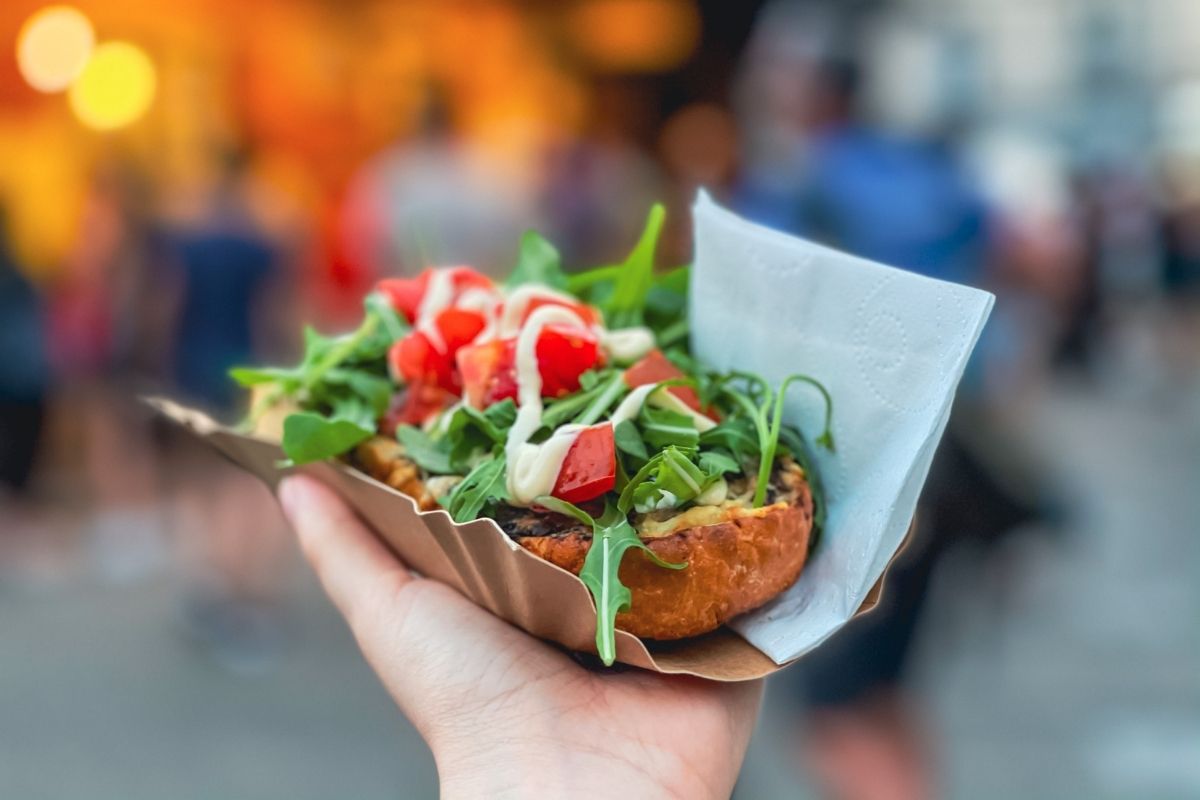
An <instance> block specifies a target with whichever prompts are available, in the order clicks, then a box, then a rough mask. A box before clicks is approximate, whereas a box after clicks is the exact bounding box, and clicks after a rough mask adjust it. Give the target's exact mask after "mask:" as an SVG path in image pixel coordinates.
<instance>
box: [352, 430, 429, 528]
mask: <svg viewBox="0 0 1200 800" xmlns="http://www.w3.org/2000/svg"><path fill="white" fill-rule="evenodd" d="M354 462H355V464H356V465H357V466H358V467H359V469H361V470H362V471H363V472H365V473H367V474H368V475H370V476H371V477H372V478H374V479H375V480H377V481H379V482H380V483H386V484H387V485H388V486H390V487H392V488H393V489H395V490H396V491H398V492H403V493H404V494H406V495H408V496H409V497H411V498H412V499H413V500H415V501H416V503H417V507H418V508H420V509H421V510H422V511H430V510H432V509H435V508H439V506H438V502H437V499H436V498H435V497H434V496H433V495H432V494H431V493H430V492H429V490H428V489H427V488H426V487H425V482H424V481H422V480H421V470H420V468H419V467H418V466H417V465H416V464H415V463H413V462H412V461H410V460H409V459H407V458H406V457H405V456H404V447H403V446H402V445H401V444H400V443H399V442H398V441H396V440H395V439H388V438H387V437H385V436H372V437H371V438H370V439H367V440H366V441H365V442H363V443H362V444H360V445H358V446H357V447H355V448H354Z"/></svg>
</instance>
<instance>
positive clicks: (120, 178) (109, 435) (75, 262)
mask: <svg viewBox="0 0 1200 800" xmlns="http://www.w3.org/2000/svg"><path fill="white" fill-rule="evenodd" d="M154 238H155V232H154V226H153V222H152V220H151V218H150V212H149V199H148V192H147V187H146V185H145V182H144V179H143V176H142V175H140V174H139V172H138V171H137V170H136V169H135V168H134V167H133V166H132V165H131V164H129V163H127V162H124V161H121V160H115V159H106V160H102V161H101V162H100V163H99V164H98V165H97V166H96V167H95V169H94V171H93V173H92V176H91V181H90V185H89V188H88V191H87V194H86V195H85V198H84V204H83V208H82V211H81V213H80V218H79V225H78V229H77V232H76V234H75V238H74V245H73V247H72V249H71V250H70V252H69V253H68V255H67V258H66V261H65V263H64V265H63V268H62V270H61V272H60V274H59V275H57V276H56V278H55V280H53V281H52V282H51V284H50V287H49V299H48V315H49V320H48V322H49V344H50V353H51V357H52V365H53V369H54V371H55V374H56V377H57V381H56V385H57V389H58V390H57V391H56V392H55V395H54V399H53V427H54V428H55V429H56V433H57V434H58V436H57V447H55V448H54V451H53V452H51V453H50V454H49V459H50V460H52V461H53V462H54V466H55V469H54V470H53V472H54V474H55V475H56V476H59V477H67V478H68V479H70V478H71V477H77V478H82V482H83V486H82V490H81V491H74V492H72V493H71V494H72V496H76V495H78V496H80V497H82V502H83V505H84V506H85V507H86V508H87V509H88V511H89V512H90V518H89V521H88V523H87V527H86V534H87V542H86V545H87V547H88V550H89V553H90V556H91V559H92V561H93V563H94V565H95V566H96V567H97V568H98V569H99V571H100V573H101V574H102V575H103V576H104V577H105V578H107V579H109V580H115V581H125V580H129V579H132V578H136V577H138V576H140V575H143V574H145V573H146V572H147V571H149V570H152V569H154V568H155V567H157V566H159V565H161V564H162V563H164V559H165V548H164V546H163V542H162V540H161V537H160V520H159V518H158V514H157V509H156V507H155V503H154V498H155V495H156V485H157V484H156V478H155V468H154V453H153V448H152V445H151V440H150V431H149V426H148V424H147V421H146V420H147V416H148V415H147V414H146V413H145V412H144V411H143V410H142V409H140V408H138V407H137V405H136V403H135V402H134V401H133V399H132V388H133V385H134V384H135V383H136V382H137V381H139V380H141V379H143V378H144V377H145V375H146V370H147V369H148V367H149V365H150V363H151V362H152V360H153V355H152V352H153V348H154V347H155V346H156V344H157V343H159V342H161V338H162V337H161V336H160V335H158V332H157V330H156V328H155V324H154V322H155V320H154V312H155V310H156V309H157V304H156V303H155V302H154V299H153V278H152V262H153V258H154V254H153V248H154ZM114 464H120V465H121V468H120V469H114V468H113V465H114ZM77 473H78V474H77Z"/></svg>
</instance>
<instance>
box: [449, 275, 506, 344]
mask: <svg viewBox="0 0 1200 800" xmlns="http://www.w3.org/2000/svg"><path fill="white" fill-rule="evenodd" d="M501 297H502V295H501V294H500V293H499V292H497V291H496V290H495V289H483V288H480V287H478V286H473V287H471V288H470V289H467V290H465V291H464V292H463V293H462V294H460V295H459V296H458V300H457V302H455V304H454V305H455V306H456V307H457V308H462V309H465V310H467V311H475V312H478V313H480V314H483V322H484V325H483V330H481V331H480V332H479V335H478V336H476V337H475V338H474V339H472V340H471V343H472V344H480V343H482V342H488V341H491V340H492V339H494V338H496V306H497V304H499V302H500V298H501Z"/></svg>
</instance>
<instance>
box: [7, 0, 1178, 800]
mask: <svg viewBox="0 0 1200 800" xmlns="http://www.w3.org/2000/svg"><path fill="white" fill-rule="evenodd" d="M700 186H704V187H707V188H708V189H709V190H710V191H711V192H713V193H714V195H715V196H717V198H718V199H719V200H721V201H722V202H724V203H727V204H729V205H731V206H732V207H734V208H735V209H737V210H738V211H739V212H741V213H743V214H745V215H747V216H749V217H752V218H754V219H758V220H760V221H763V222H765V223H767V224H770V225H773V226H776V227H779V228H781V229H784V230H788V231H791V232H796V233H800V234H803V235H806V236H809V237H812V238H815V239H818V240H821V241H824V242H828V243H830V244H833V245H834V246H837V247H840V248H842V249H845V250H848V251H851V252H855V253H858V254H862V255H865V256H868V257H871V258H875V259H878V260H881V261H885V262H887V263H890V264H894V265H897V266H901V267H904V268H907V269H913V270H916V271H920V272H923V273H926V274H930V275H935V276H938V277H944V278H949V279H952V280H957V281H962V282H966V283H970V284H973V285H976V286H981V287H984V288H987V289H989V290H991V291H993V292H995V293H996V295H997V297H998V300H997V306H996V310H995V313H994V314H993V317H992V320H991V322H990V324H989V327H988V329H987V331H986V332H985V336H984V338H983V340H982V341H981V343H980V347H979V350H978V353H977V355H976V357H975V359H974V360H973V362H972V364H971V367H970V369H969V371H968V375H967V377H966V379H965V381H964V386H963V389H962V391H961V393H960V398H959V402H958V407H957V408H956V411H955V416H954V420H953V422H952V425H951V429H950V430H949V431H948V433H947V437H946V439H945V442H944V444H943V446H942V449H941V451H940V452H939V455H938V458H937V461H936V463H935V466H934V470H933V473H932V475H931V477H930V482H929V485H928V487H927V490H926V492H925V495H924V497H923V501H922V509H921V511H920V513H919V520H920V525H919V530H918V532H917V534H916V535H915V536H914V538H913V540H912V542H911V544H910V546H909V547H908V549H907V550H906V552H905V555H904V557H903V558H902V560H901V562H900V563H899V564H897V566H896V568H895V569H894V570H893V571H892V573H891V574H890V575H889V579H888V581H889V582H888V585H887V588H886V590H885V602H884V604H883V606H882V607H881V609H880V610H878V611H877V612H875V613H874V614H873V615H871V616H870V617H868V618H866V619H864V620H862V621H860V622H857V623H855V624H854V625H852V626H851V627H849V628H848V629H847V630H846V631H845V632H844V633H842V634H839V635H838V636H837V637H836V638H835V639H834V640H833V641H832V642H830V643H829V645H828V646H827V647H825V648H823V649H822V650H821V651H820V652H819V653H818V654H816V655H815V656H814V657H813V658H811V659H806V660H805V661H804V662H802V663H801V664H800V665H798V666H797V667H794V668H792V669H789V670H788V671H786V672H785V673H783V674H782V675H780V676H778V677H776V678H775V679H773V680H772V682H771V684H770V686H769V689H768V701H767V704H766V711H765V713H764V716H763V719H762V722H761V725H760V730H759V731H758V733H757V735H756V738H755V740H754V743H753V744H752V746H751V751H750V754H749V757H748V759H747V762H746V766H745V769H744V772H743V775H742V777H741V780H740V782H739V786H738V789H737V792H736V795H735V796H736V797H738V798H782V797H834V798H852V799H856V798H922V797H970V798H1009V797H1014V796H1020V797H1027V798H1062V797H1093V798H1185V797H1186V798H1194V797H1197V796H1200V624H1198V623H1200V580H1198V579H1197V577H1198V576H1200V536H1198V534H1200V495H1198V493H1197V491H1196V489H1197V487H1198V486H1200V5H1198V4H1197V3H1195V2H1193V1H1192V0H891V1H890V2H889V1H886V0H857V1H854V0H830V1H829V2H769V3H762V2H752V1H750V0H747V2H740V3H729V2H721V1H720V0H571V1H570V2H527V3H517V2H494V1H485V0H478V1H477V2H450V1H447V2H434V1H433V0H429V1H428V2H419V1H417V0H412V1H411V2H400V1H397V2H371V1H369V0H357V1H355V2H333V1H332V0H288V1H287V2H285V1H284V0H260V1H259V2H255V3H238V2H232V0H182V1H181V2H175V3H170V4H147V3H143V2H135V1H134V0H109V1H108V2H100V1H99V0H97V1H96V2H78V3H76V4H74V5H71V6H62V5H54V6H49V5H47V4H45V3H42V2H36V1H35V0H6V2H5V3H4V4H3V5H2V6H0V638H2V641H3V645H0V796H4V797H14V798H16V797H47V798H66V797H123V798H141V797H161V796H164V795H170V796H172V797H198V798H199V797H254V798H259V797H261V798H274V797H288V798H294V799H295V798H307V797H313V798H317V797H329V796H346V797H361V798H369V797H380V798H383V797H402V796H403V797H410V796H413V797H424V796H434V794H435V793H436V773H435V770H434V767H433V764H432V761H431V759H430V757H429V754H428V751H427V750H426V749H425V747H424V745H423V744H422V743H421V742H420V740H419V738H418V737H417V736H416V734H415V732H414V731H413V730H412V729H411V728H409V727H408V726H407V724H406V723H405V722H404V721H403V720H402V719H401V718H400V716H399V714H398V713H396V711H395V709H394V707H393V706H392V704H391V703H390V701H389V700H388V699H387V697H386V695H385V694H384V692H383V691H382V689H381V688H380V687H379V686H378V684H377V683H376V681H375V679H374V678H373V677H372V675H371V674H370V672H369V671H368V670H367V668H366V667H365V665H364V664H363V663H362V661H361V658H360V657H359V656H358V654H357V651H356V650H355V649H354V647H353V645H352V641H351V639H350V637H349V635H348V633H347V632H346V631H345V630H344V628H343V626H342V624H341V622H340V621H339V620H338V619H336V618H335V616H334V613H333V612H332V610H331V609H330V608H329V607H328V605H327V604H326V603H325V601H324V600H323V598H322V597H321V595H320V593H319V589H318V587H317V586H316V584H315V582H314V580H313V579H312V577H311V576H310V574H309V573H308V572H307V571H306V570H305V569H304V568H303V567H302V565H301V564H300V561H299V558H298V556H297V554H296V553H295V552H294V548H293V547H292V545H291V543H290V541H289V539H288V536H287V533H286V531H285V529H284V527H283V523H282V521H281V520H280V519H279V518H278V516H277V515H276V512H275V511H274V509H273V506H272V503H271V501H270V498H269V497H268V495H267V494H266V492H265V490H263V489H261V488H259V487H258V486H256V485H255V484H254V483H253V482H252V481H250V480H249V479H246V478H244V477H243V476H241V475H239V474H238V473H237V472H236V471H234V470H232V468H229V467H227V466H225V465H224V464H223V463H222V462H220V461H219V460H218V459H217V458H216V457H214V456H212V455H210V454H209V453H207V452H205V451H203V449H198V448H196V447H195V446H193V445H191V444H190V443H189V442H187V441H186V440H184V439H183V438H181V437H180V436H179V435H178V434H176V433H174V432H173V431H171V430H168V429H166V428H165V426H163V425H162V424H161V423H157V422H155V421H154V420H153V419H152V418H151V417H150V415H149V414H148V413H147V412H146V411H145V410H144V409H143V408H141V407H140V406H139V404H138V403H137V402H136V401H135V399H134V398H135V397H136V395H137V394H138V393H139V392H146V391H165V392H169V393H171V394H172V395H174V396H177V397H182V398H185V399H188V400H190V401H191V402H194V403H199V404H201V405H204V406H207V407H209V408H211V409H212V410H214V411H215V412H217V413H221V414H224V415H225V416H226V418H229V419H233V418H235V417H236V415H237V412H238V401H237V398H236V396H235V394H234V393H233V391H232V390H231V387H230V386H229V385H227V383H226V381H225V378H224V370H225V369H226V368H227V367H229V366H231V365H233V364H235V363H245V362H253V361H260V362H261V361H270V360H279V359H286V358H290V357H292V356H293V355H294V354H295V353H296V351H297V347H298V344H299V342H298V339H299V333H300V330H301V322H302V321H305V320H309V321H313V322H315V323H316V324H317V325H318V326H319V327H322V328H327V329H334V328H337V327H338V326H343V325H348V324H349V323H351V322H352V321H353V319H354V317H355V315H356V314H357V313H358V310H359V299H360V297H361V295H362V293H363V291H364V289H365V288H366V287H368V286H370V285H371V283H372V282H373V281H375V280H376V279H377V278H378V277H380V276H381V275H385V274H400V273H412V272H415V271H417V270H418V269H420V268H421V267H422V266H423V265H424V264H426V263H429V262H434V263H472V264H474V265H476V266H479V267H481V268H483V269H486V270H489V271H492V272H493V273H495V274H500V273H502V272H503V271H504V270H505V269H507V268H508V266H510V264H511V262H512V260H513V258H514V256H515V243H516V236H517V235H518V233H519V232H520V231H521V230H522V229H524V228H525V227H531V226H532V227H536V228H538V229H539V230H541V231H543V232H545V233H546V234H547V235H549V236H550V238H551V239H552V240H554V241H556V242H557V243H558V244H559V245H560V247H561V249H562V250H563V252H564V254H565V255H566V258H567V260H568V263H571V264H576V265H580V266H590V265H594V264H598V263H603V262H606V261H608V260H611V259H614V258H617V257H619V256H621V255H623V254H624V252H625V251H626V250H627V249H628V247H629V246H630V244H631V243H632V242H633V240H634V238H635V236H636V234H637V231H638V230H640V225H641V222H642V219H643V216H644V214H645V211H646V210H647V208H648V207H649V204H650V203H651V202H653V201H654V200H656V199H661V200H663V201H664V202H666V203H667V205H668V209H669V217H668V219H669V225H668V237H667V241H665V242H664V243H663V247H662V250H661V251H660V254H659V258H660V263H665V264H676V263H685V262H686V261H687V259H688V258H689V249H690V232H689V227H688V226H689V222H688V205H689V203H690V199H691V198H692V197H693V195H694V193H695V190H696V189H697V187H700Z"/></svg>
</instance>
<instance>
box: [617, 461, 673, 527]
mask: <svg viewBox="0 0 1200 800" xmlns="http://www.w3.org/2000/svg"><path fill="white" fill-rule="evenodd" d="M662 460H663V454H662V453H661V452H658V453H655V454H654V455H652V456H650V459H649V460H648V461H647V462H646V463H645V464H643V465H642V467H641V469H639V470H638V471H637V472H635V473H634V474H633V477H631V478H630V479H629V482H628V483H626V484H625V488H623V489H622V490H621V494H620V496H618V497H617V508H618V509H620V510H621V512H622V513H625V514H628V513H629V512H630V511H631V510H632V509H633V502H634V501H633V493H634V492H635V491H636V490H637V488H638V487H639V486H641V485H642V484H643V483H645V482H646V481H648V480H650V476H651V475H652V474H653V473H654V471H655V470H656V469H658V465H659V464H661V463H662Z"/></svg>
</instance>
